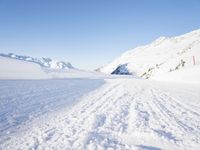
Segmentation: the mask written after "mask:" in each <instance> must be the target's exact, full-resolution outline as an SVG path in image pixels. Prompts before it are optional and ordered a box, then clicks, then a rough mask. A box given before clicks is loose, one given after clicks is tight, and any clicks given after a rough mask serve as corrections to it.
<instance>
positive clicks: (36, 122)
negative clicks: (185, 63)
mask: <svg viewBox="0 0 200 150" xmlns="http://www.w3.org/2000/svg"><path fill="white" fill-rule="evenodd" d="M0 91H1V94H0V149H3V150H11V149H12V150H13V149H21V150H24V149H59V150H60V149H91V150H94V149H145V150H146V149H150V150H158V149H169V150H171V149H180V150H183V149H194V150H197V149H199V147H200V85H199V84H175V83H165V82H163V83H162V82H156V81H150V80H140V79H134V78H113V79H112V78H110V79H84V78H82V79H62V80H1V81H0Z"/></svg>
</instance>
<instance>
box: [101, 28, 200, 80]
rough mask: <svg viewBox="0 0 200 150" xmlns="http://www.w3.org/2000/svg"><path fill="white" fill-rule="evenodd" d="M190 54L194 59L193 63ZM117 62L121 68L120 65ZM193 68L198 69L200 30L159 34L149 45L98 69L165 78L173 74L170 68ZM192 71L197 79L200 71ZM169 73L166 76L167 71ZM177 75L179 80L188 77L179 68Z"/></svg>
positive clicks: (128, 52)
mask: <svg viewBox="0 0 200 150" xmlns="http://www.w3.org/2000/svg"><path fill="white" fill-rule="evenodd" d="M193 56H194V58H195V61H196V65H195V66H194V63H193ZM120 66H122V67H123V68H122V67H121V68H119V67H120ZM193 68H194V69H195V70H200V30H196V31H193V32H190V33H187V34H184V35H181V36H177V37H172V38H167V37H161V38H159V39H157V40H155V41H154V42H152V43H151V44H149V45H145V46H141V47H137V48H135V49H133V50H130V51H127V52H125V53H124V54H123V55H122V56H121V57H119V58H117V59H116V60H114V61H113V62H112V63H110V64H108V65H106V66H104V67H102V68H100V69H99V70H100V71H101V72H104V73H108V74H110V73H113V74H133V75H137V76H139V77H143V78H152V77H154V79H159V80H161V79H163V80H167V79H168V77H169V78H170V77H171V76H173V75H171V73H172V72H173V74H175V73H174V72H176V71H178V70H183V69H187V70H188V72H187V71H186V70H185V71H183V72H184V74H185V73H187V74H191V72H190V71H192V69H193ZM120 69H121V70H122V71H121V72H122V73H121V72H120ZM125 72H127V73H125ZM192 72H193V74H194V73H196V75H195V74H194V76H190V77H193V78H196V80H198V78H197V77H198V76H200V74H199V71H197V72H195V71H192ZM168 73H169V74H170V75H169V76H167V75H166V74H168ZM177 76H179V77H181V78H183V80H182V81H184V80H185V79H186V80H190V78H187V77H186V76H184V75H183V74H181V72H179V73H177ZM170 81H171V80H170ZM174 81H175V80H174ZM198 82H200V80H198Z"/></svg>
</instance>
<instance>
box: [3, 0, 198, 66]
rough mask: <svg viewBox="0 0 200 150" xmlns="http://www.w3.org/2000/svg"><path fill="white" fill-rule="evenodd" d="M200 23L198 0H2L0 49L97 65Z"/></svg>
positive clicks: (76, 64)
mask: <svg viewBox="0 0 200 150" xmlns="http://www.w3.org/2000/svg"><path fill="white" fill-rule="evenodd" d="M199 28H200V0H0V52H3V53H8V52H13V53H17V54H22V55H30V56H33V57H43V56H44V57H51V58H54V59H60V60H65V61H70V62H71V63H72V64H73V65H74V66H75V67H78V68H82V69H94V68H97V67H99V66H101V65H103V64H106V63H109V62H111V61H112V60H113V59H115V58H116V57H118V56H120V55H121V54H122V53H123V52H125V51H126V50H129V49H132V48H135V47H136V46H139V45H144V44H148V43H149V42H151V41H153V40H155V39H156V38H158V37H160V36H170V37H171V36H176V35H181V34H183V33H186V32H190V31H192V30H195V29H199Z"/></svg>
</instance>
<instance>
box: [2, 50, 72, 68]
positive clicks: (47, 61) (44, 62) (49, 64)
mask: <svg viewBox="0 0 200 150" xmlns="http://www.w3.org/2000/svg"><path fill="white" fill-rule="evenodd" d="M0 56H3V57H7V58H12V59H17V60H23V61H27V62H33V63H36V64H39V65H40V66H41V67H44V68H51V69H72V68H74V67H73V66H72V65H71V64H70V63H69V62H64V61H57V60H52V59H51V58H44V57H42V58H33V57H30V56H21V55H16V54H13V53H9V54H3V53H0Z"/></svg>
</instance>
